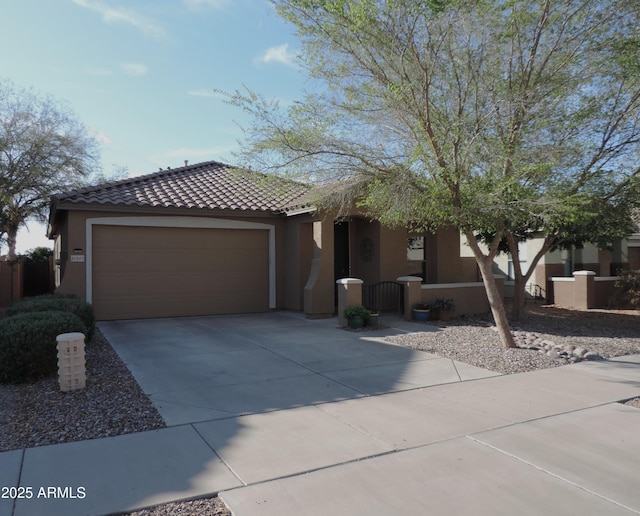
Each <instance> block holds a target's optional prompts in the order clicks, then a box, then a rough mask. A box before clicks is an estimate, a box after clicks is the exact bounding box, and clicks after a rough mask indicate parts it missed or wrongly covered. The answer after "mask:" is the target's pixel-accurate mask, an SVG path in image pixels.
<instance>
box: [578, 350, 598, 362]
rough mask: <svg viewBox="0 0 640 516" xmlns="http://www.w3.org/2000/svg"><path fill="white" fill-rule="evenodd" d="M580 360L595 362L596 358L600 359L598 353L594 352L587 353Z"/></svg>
mask: <svg viewBox="0 0 640 516" xmlns="http://www.w3.org/2000/svg"><path fill="white" fill-rule="evenodd" d="M582 358H584V359H585V360H597V359H598V358H600V355H598V353H596V352H594V351H587V352H586V353H585V354H584V355H583V356H582Z"/></svg>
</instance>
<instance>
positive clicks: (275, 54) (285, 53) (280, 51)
mask: <svg viewBox="0 0 640 516" xmlns="http://www.w3.org/2000/svg"><path fill="white" fill-rule="evenodd" d="M257 60H258V61H259V62H261V63H267V64H268V63H282V64H284V65H287V66H291V67H293V68H295V67H296V62H295V60H296V56H295V54H292V53H291V52H289V44H288V43H285V44H284V45H280V46H278V47H271V48H268V49H267V50H266V51H265V53H264V54H262V55H261V56H260V57H258V59H257Z"/></svg>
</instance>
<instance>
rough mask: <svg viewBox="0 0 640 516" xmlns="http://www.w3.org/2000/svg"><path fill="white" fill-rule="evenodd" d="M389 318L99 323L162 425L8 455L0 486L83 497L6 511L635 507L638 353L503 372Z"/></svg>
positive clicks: (17, 514) (70, 514)
mask: <svg viewBox="0 0 640 516" xmlns="http://www.w3.org/2000/svg"><path fill="white" fill-rule="evenodd" d="M388 324H389V325H390V326H391V325H393V326H394V328H393V329H388V330H384V331H376V332H361V333H350V332H347V331H344V330H340V329H337V328H336V320H335V319H333V320H325V321H308V320H305V319H304V318H303V317H300V316H298V315H297V314H290V313H275V314H267V315H259V316H251V317H249V316H238V317H200V318H191V319H174V320H169V319H162V320H145V321H120V322H117V321H116V322H109V323H101V324H100V327H101V328H102V330H103V331H104V333H105V334H106V336H107V337H108V339H109V340H110V341H111V342H112V344H113V346H114V347H115V348H116V349H117V351H118V352H119V353H120V354H121V356H122V357H123V358H124V359H125V361H126V362H127V364H128V365H129V367H130V368H131V369H132V371H133V373H134V375H135V376H136V378H137V379H138V381H139V382H140V383H141V385H142V387H143V389H144V390H145V391H147V392H148V393H149V395H150V396H151V398H152V400H153V401H154V403H155V404H156V406H157V407H158V408H159V409H160V412H161V414H162V415H163V417H164V418H165V420H166V421H167V423H168V424H169V427H168V428H163V429H159V430H153V431H149V432H140V433H135V434H128V435H120V436H115V437H106V438H102V439H91V440H87V441H77V442H70V443H63V444H57V445H52V446H41V447H35V448H29V449H25V450H12V451H9V452H5V453H1V454H0V484H2V485H3V486H11V487H17V486H27V487H29V488H33V490H34V492H36V491H38V492H39V487H38V486H40V487H42V486H71V487H70V488H71V489H73V488H74V486H75V487H78V486H81V487H82V488H83V493H84V494H85V495H86V496H84V497H82V498H78V497H73V496H62V497H54V498H53V499H52V498H49V497H46V496H45V497H40V496H37V497H36V496H35V495H34V496H33V497H32V498H31V499H28V498H23V499H16V500H12V499H10V498H7V499H0V516H5V515H7V516H32V515H34V514H47V516H75V515H78V516H80V515H95V516H98V515H104V514H114V513H121V512H123V511H130V510H133V509H138V508H143V507H150V506H153V505H156V504H162V503H165V502H169V501H173V500H186V499H191V498H199V497H206V496H211V495H213V494H215V493H220V496H221V498H222V499H223V500H224V501H225V503H226V504H227V505H228V506H229V507H230V509H231V511H232V512H233V514H234V516H283V515H298V514H305V515H310V516H315V515H317V516H324V515H326V514H334V515H336V516H338V515H340V516H341V515H345V516H347V515H348V516H352V515H365V514H366V515H372V514H375V515H378V514H407V515H411V516H413V515H416V516H418V515H420V516H421V515H423V514H438V515H445V516H454V515H455V516H460V515H476V514H492V515H493V514H518V515H525V514H526V515H532V516H533V515H536V516H537V515H540V514H553V515H556V514H558V515H559V514H562V515H567V516H569V515H574V514H580V515H592V514H593V515H602V514H607V515H613V514H621V515H624V514H628V515H633V514H640V491H639V490H638V489H637V484H638V480H637V478H638V474H637V472H638V463H639V461H640V432H638V428H640V410H638V409H636V408H633V407H629V406H625V405H619V404H617V403H615V402H616V401H618V400H624V399H628V398H632V397H636V396H640V380H639V379H640V355H635V356H626V357H620V358H617V359H612V360H602V361H595V362H587V363H580V364H574V365H570V366H564V367H556V368H551V369H545V370H540V371H532V372H529V373H520V374H514V375H504V376H501V375H494V374H493V373H489V372H487V371H484V370H478V369H477V368H471V367H469V366H465V365H463V364H459V363H455V362H452V361H450V360H444V359H440V358H437V357H434V356H433V355H429V354H426V353H421V352H419V351H412V350H408V349H405V348H401V347H396V346H392V345H389V344H385V343H384V342H381V338H382V337H384V336H385V335H388V334H393V333H398V332H402V331H410V330H413V331H437V329H435V328H429V327H426V326H419V325H416V324H412V323H404V322H403V321H400V320H397V319H394V320H390V321H388ZM489 376H490V377H489ZM472 378H473V379H474V380H473V381H461V380H467V379H472ZM436 384H441V385H436ZM369 394H375V395H369ZM58 489H62V487H59V488H58ZM65 489H67V488H65Z"/></svg>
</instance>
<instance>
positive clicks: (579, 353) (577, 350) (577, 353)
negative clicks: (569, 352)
mask: <svg viewBox="0 0 640 516" xmlns="http://www.w3.org/2000/svg"><path fill="white" fill-rule="evenodd" d="M586 352H587V350H586V349H584V348H582V347H580V348H575V349H574V350H573V354H574V356H576V357H583V356H584V354H585V353H586Z"/></svg>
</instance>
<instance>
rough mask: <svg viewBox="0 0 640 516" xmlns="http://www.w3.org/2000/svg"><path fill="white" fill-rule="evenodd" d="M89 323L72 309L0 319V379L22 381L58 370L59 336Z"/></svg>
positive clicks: (0, 380)
mask: <svg viewBox="0 0 640 516" xmlns="http://www.w3.org/2000/svg"><path fill="white" fill-rule="evenodd" d="M86 331H87V330H86V327H85V325H84V324H83V323H82V321H81V320H80V318H79V317H78V316H77V315H75V314H72V313H69V312H60V311H53V310H51V311H47V312H29V313H21V314H17V315H14V316H12V317H5V318H4V319H0V383H21V382H26V381H30V380H36V379H38V378H41V377H43V376H48V375H51V374H53V373H55V372H56V371H57V363H58V361H57V353H58V352H57V349H56V346H57V342H56V337H57V336H58V335H60V334H61V333H70V332H81V333H84V334H85V335H86Z"/></svg>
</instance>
